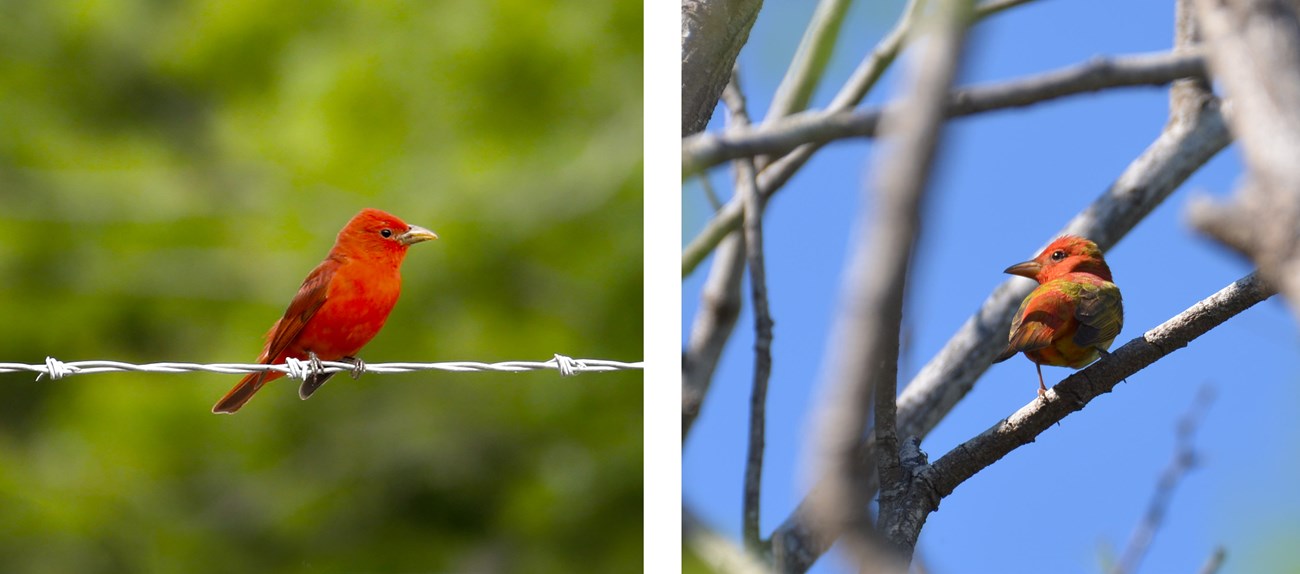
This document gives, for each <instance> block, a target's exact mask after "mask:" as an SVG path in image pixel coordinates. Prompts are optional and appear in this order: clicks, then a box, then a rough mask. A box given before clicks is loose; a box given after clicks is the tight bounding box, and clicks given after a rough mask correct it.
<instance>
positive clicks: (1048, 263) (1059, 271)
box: [1004, 235, 1111, 283]
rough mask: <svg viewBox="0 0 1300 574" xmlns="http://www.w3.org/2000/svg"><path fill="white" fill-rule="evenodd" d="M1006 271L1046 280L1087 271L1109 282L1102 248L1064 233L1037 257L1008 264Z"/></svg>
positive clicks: (1109, 278)
mask: <svg viewBox="0 0 1300 574" xmlns="http://www.w3.org/2000/svg"><path fill="white" fill-rule="evenodd" d="M1004 272H1005V273H1010V274H1012V275H1019V276H1021V277H1028V278H1030V279H1033V280H1035V281H1038V282H1039V283H1047V282H1048V281H1051V280H1053V279H1056V278H1058V277H1061V276H1063V275H1066V274H1068V273H1089V274H1092V275H1096V276H1097V277H1100V278H1102V279H1105V280H1106V281H1111V275H1110V267H1108V266H1107V265H1106V261H1105V260H1104V259H1102V257H1101V249H1100V248H1098V247H1097V244H1096V243H1093V242H1091V241H1089V240H1087V239H1084V238H1082V237H1076V236H1074V235H1063V236H1061V237H1058V238H1056V240H1055V241H1053V242H1052V243H1051V244H1050V245H1048V246H1047V247H1046V248H1044V249H1043V252H1042V253H1039V254H1038V257H1035V258H1033V259H1032V260H1030V261H1026V262H1024V263H1017V264H1015V265H1012V266H1011V267H1008V268H1007V269H1006V271H1004Z"/></svg>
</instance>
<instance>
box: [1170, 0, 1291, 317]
mask: <svg viewBox="0 0 1300 574" xmlns="http://www.w3.org/2000/svg"><path fill="white" fill-rule="evenodd" d="M1197 8H1198V9H1199V10H1198V16H1199V21H1200V23H1201V25H1202V30H1203V31H1204V32H1205V34H1206V39H1207V40H1208V41H1209V44H1208V46H1209V48H1210V52H1209V56H1210V63H1211V67H1212V68H1213V71H1214V74H1215V77H1216V78H1218V79H1220V80H1222V81H1223V84H1224V87H1225V89H1226V90H1227V92H1228V96H1229V98H1230V100H1229V101H1230V102H1231V103H1232V106H1233V110H1234V113H1233V114H1232V115H1231V116H1230V117H1229V121H1230V123H1231V125H1232V130H1233V132H1234V133H1236V134H1237V135H1238V137H1239V138H1240V139H1241V147H1242V152H1243V153H1242V155H1243V156H1244V158H1245V161H1246V166H1247V167H1248V169H1249V173H1250V176H1249V180H1248V181H1247V182H1246V183H1245V184H1244V185H1243V186H1242V188H1241V189H1240V190H1239V191H1238V192H1237V195H1236V197H1235V198H1234V199H1233V200H1232V201H1231V202H1228V203H1224V204H1218V203H1216V202H1214V201H1211V200H1209V199H1205V198H1201V199H1200V200H1199V201H1197V202H1195V203H1193V204H1192V205H1190V206H1189V208H1188V215H1189V216H1190V218H1191V220H1192V223H1193V225H1195V226H1196V227H1197V228H1198V229H1200V230H1201V231H1202V232H1204V233H1207V234H1209V235H1210V236H1212V237H1214V238H1215V239H1218V240H1219V241H1220V242H1222V243H1224V244H1225V245H1227V246H1229V247H1231V248H1233V249H1235V250H1237V251H1239V252H1241V253H1242V254H1244V255H1246V256H1247V257H1249V258H1250V259H1251V260H1253V261H1254V262H1255V263H1256V265H1258V266H1259V271H1260V273H1261V274H1263V275H1264V277H1265V278H1267V279H1268V280H1269V281H1272V282H1274V283H1275V284H1276V285H1278V287H1279V288H1280V289H1281V290H1282V294H1283V296H1284V297H1286V299H1287V300H1288V301H1289V302H1290V303H1291V310H1292V312H1293V313H1295V315H1296V317H1297V318H1300V163H1298V162H1297V161H1296V158H1300V6H1297V5H1296V3H1295V2H1290V1H1287V0H1232V1H1227V0H1199V1H1198V2H1197Z"/></svg>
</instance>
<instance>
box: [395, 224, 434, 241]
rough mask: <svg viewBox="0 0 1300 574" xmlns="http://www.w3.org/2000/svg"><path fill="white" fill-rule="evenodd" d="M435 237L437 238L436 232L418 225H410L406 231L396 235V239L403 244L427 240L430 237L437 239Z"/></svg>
mask: <svg viewBox="0 0 1300 574" xmlns="http://www.w3.org/2000/svg"><path fill="white" fill-rule="evenodd" d="M437 238H438V234H437V233H434V232H432V231H429V230H428V229H425V228H423V227H420V226H418V225H412V226H411V228H410V229H407V230H406V233H403V234H401V235H398V236H397V240H398V241H401V242H402V243H403V244H404V245H410V244H412V243H419V242H421V241H428V240H430V239H437Z"/></svg>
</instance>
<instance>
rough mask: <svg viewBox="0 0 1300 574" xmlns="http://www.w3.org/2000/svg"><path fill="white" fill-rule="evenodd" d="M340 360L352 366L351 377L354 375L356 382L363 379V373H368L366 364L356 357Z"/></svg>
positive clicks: (353, 378)
mask: <svg viewBox="0 0 1300 574" xmlns="http://www.w3.org/2000/svg"><path fill="white" fill-rule="evenodd" d="M340 360H341V361H343V362H344V363H351V364H352V371H351V375H352V380H354V381H355V380H357V379H360V378H361V373H364V372H366V362H365V361H362V360H361V359H358V358H356V357H343V358H342V359H340Z"/></svg>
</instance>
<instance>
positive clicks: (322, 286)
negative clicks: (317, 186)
mask: <svg viewBox="0 0 1300 574" xmlns="http://www.w3.org/2000/svg"><path fill="white" fill-rule="evenodd" d="M437 238H438V236H437V235H436V234H434V233H433V232H432V231H429V230H428V229H424V228H423V227H417V226H414V225H407V224H406V223H404V222H403V221H402V220H401V219H398V218H397V217H396V216H393V215H391V214H388V213H384V212H382V211H379V210H378V209H363V210H361V213H358V214H357V215H356V217H353V218H352V220H351V221H349V222H348V224H347V225H345V226H344V227H343V231H340V232H339V236H338V240H336V241H335V242H334V248H333V249H330V253H329V255H328V256H326V257H325V260H324V261H322V262H321V264H320V265H317V266H316V269H313V270H312V272H311V274H310V275H308V276H307V279H306V280H304V281H303V282H302V287H300V288H298V294H297V295H295V296H294V297H293V301H292V302H290V303H289V309H288V310H286V311H285V312H284V317H281V318H280V320H279V321H276V322H275V325H273V326H272V327H271V330H270V331H269V332H267V334H266V348H265V349H263V350H262V356H260V357H258V358H257V362H259V363H262V364H267V365H270V364H277V363H283V362H285V359H286V358H288V357H293V358H295V359H299V360H311V361H316V360H321V361H337V360H343V361H347V362H351V363H354V364H358V365H359V364H361V360H360V359H357V358H355V355H356V354H357V352H358V351H360V350H361V347H364V346H365V345H366V343H368V342H370V340H371V339H373V338H374V337H375V335H376V334H377V333H379V329H380V328H382V327H383V326H384V321H387V320H388V313H389V312H390V311H392V310H393V305H394V304H396V303H397V295H398V293H399V292H400V291H401V288H402V276H401V274H400V273H399V272H398V268H399V267H401V265H402V259H403V258H405V257H406V249H407V248H408V247H410V246H411V244H413V243H419V242H421V241H427V240H430V239H437ZM283 376H284V373H279V372H274V371H266V372H261V373H251V374H249V375H248V376H246V377H244V379H243V380H241V381H239V384H237V385H235V388H233V389H230V392H229V393H226V396H224V397H221V400H219V401H217V404H216V405H215V406H213V407H212V412H214V413H233V412H235V411H238V410H239V408H240V407H242V406H244V403H246V402H248V399H251V398H253V393H256V392H257V390H258V389H260V388H262V385H265V384H266V383H267V382H268V381H273V380H275V379H278V378H280V377H283ZM330 376H332V373H331V374H317V375H309V376H308V377H307V379H306V380H304V381H303V382H302V385H301V386H300V387H299V388H298V396H299V397H301V398H303V399H306V398H307V397H310V396H311V395H312V393H314V392H316V389H318V388H320V386H321V385H323V384H325V381H327V380H329V378H330Z"/></svg>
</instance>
